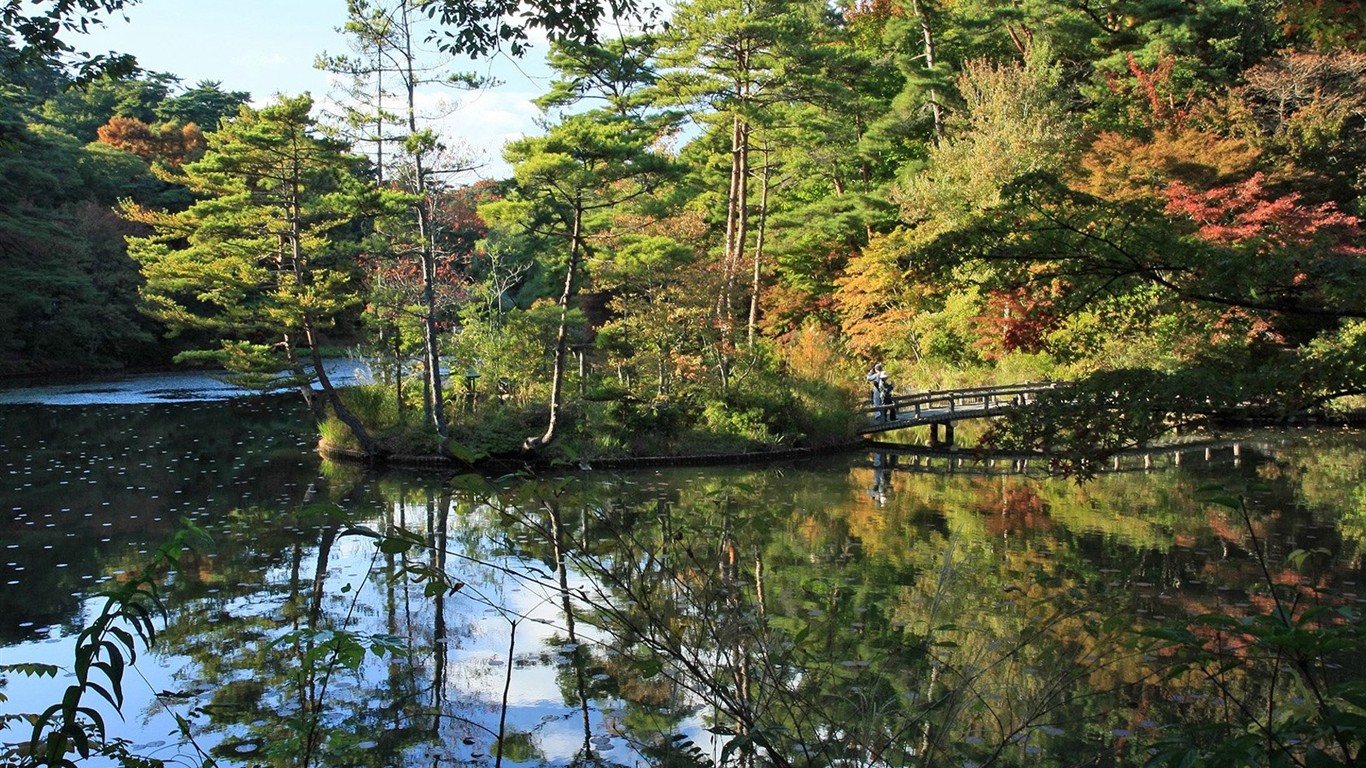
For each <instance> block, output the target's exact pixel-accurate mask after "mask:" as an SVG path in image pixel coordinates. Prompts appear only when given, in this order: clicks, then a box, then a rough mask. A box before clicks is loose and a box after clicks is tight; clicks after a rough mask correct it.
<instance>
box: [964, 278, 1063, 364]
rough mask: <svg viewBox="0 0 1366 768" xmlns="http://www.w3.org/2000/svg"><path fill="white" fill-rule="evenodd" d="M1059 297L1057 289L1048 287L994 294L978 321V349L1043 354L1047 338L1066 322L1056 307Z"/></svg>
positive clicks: (989, 298)
mask: <svg viewBox="0 0 1366 768" xmlns="http://www.w3.org/2000/svg"><path fill="white" fill-rule="evenodd" d="M1057 294H1058V291H1057V286H1048V287H1047V288H1046V289H1044V290H1043V291H1042V292H1040V291H1039V290H1038V289H1035V288H1012V289H1009V290H1003V291H994V292H992V293H991V295H990V296H988V298H987V306H986V310H987V311H986V312H984V313H983V314H981V315H979V316H977V317H976V318H975V323H976V325H977V328H978V330H979V340H978V341H977V346H978V347H979V348H981V349H983V350H984V352H986V353H990V352H991V351H993V350H996V351H999V352H1001V353H1005V352H1026V353H1030V352H1039V351H1041V350H1043V349H1044V347H1045V343H1046V341H1047V338H1048V334H1049V333H1051V332H1053V331H1054V330H1057V328H1058V327H1059V326H1060V325H1061V324H1062V321H1063V317H1062V315H1061V314H1059V313H1058V312H1057V311H1056V310H1055V306H1054V305H1055V302H1056V299H1057ZM987 356H988V357H993V355H991V354H987Z"/></svg>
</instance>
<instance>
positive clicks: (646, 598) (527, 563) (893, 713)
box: [168, 470, 1343, 768]
mask: <svg viewBox="0 0 1366 768" xmlns="http://www.w3.org/2000/svg"><path fill="white" fill-rule="evenodd" d="M867 471H868V470H853V471H852V472H850V473H849V474H848V475H847V476H840V475H835V474H831V473H812V474H811V475H810V476H806V475H804V474H803V473H801V472H792V471H788V472H782V473H780V472H776V471H750V472H736V473H717V474H716V475H714V476H712V477H711V478H710V479H702V480H698V479H694V480H691V481H689V482H687V483H677V484H675V483H672V482H668V481H662V480H661V481H654V482H653V484H652V483H651V482H650V481H647V482H645V483H644V484H642V485H635V483H636V482H638V480H637V479H617V480H612V481H606V482H602V481H600V480H598V479H589V478H579V479H576V480H570V481H557V482H550V481H527V482H522V483H519V484H516V485H514V486H513V487H511V489H510V490H506V491H503V492H501V493H497V494H495V493H493V492H492V491H491V490H490V489H488V488H486V487H485V488H479V489H468V488H466V485H467V484H465V483H463V482H461V483H431V482H427V481H425V480H421V479H417V478H408V477H405V476H402V475H386V476H382V477H381V479H379V480H378V481H375V480H373V479H371V478H365V477H362V476H357V477H356V478H352V481H353V482H352V483H351V484H348V482H347V479H346V478H342V477H335V478H332V480H333V482H332V485H333V486H336V487H347V488H349V490H348V491H347V493H346V494H345V498H343V494H342V493H341V492H339V491H338V492H334V495H335V496H336V498H337V501H338V502H339V503H341V504H344V505H345V506H346V507H347V508H349V509H353V510H362V509H372V510H378V512H375V513H372V514H371V515H368V516H367V515H360V514H359V513H356V514H353V515H350V516H347V517H343V518H338V517H336V516H335V513H333V512H332V511H331V510H334V509H335V507H336V505H335V504H331V503H328V504H319V505H318V506H316V507H305V508H302V509H300V510H299V511H297V512H295V513H294V514H293V515H292V516H291V517H290V518H289V519H287V520H282V519H280V518H279V516H278V514H277V513H275V512H273V511H271V512H269V513H267V512H265V511H262V513H261V514H259V515H252V514H250V513H249V512H243V513H240V514H239V517H238V523H239V525H240V526H241V530H242V531H243V532H244V533H247V532H249V534H250V539H251V540H250V545H249V546H248V545H247V544H246V543H237V542H236V540H234V539H232V538H231V537H228V538H226V539H225V540H224V541H225V546H227V547H228V548H229V549H232V548H237V549H239V550H240V551H236V552H229V553H223V554H220V556H219V557H218V558H216V559H215V560H214V562H213V563H212V564H211V565H210V566H209V567H205V568H202V569H200V570H199V571H198V573H199V578H200V579H202V580H204V581H205V584H204V585H203V588H201V589H199V590H198V591H197V592H196V593H195V594H196V595H197V597H196V599H195V600H194V601H192V602H191V603H189V604H187V605H185V606H182V607H181V608H180V609H178V612H177V615H176V616H175V620H174V621H173V623H172V628H171V630H170V631H169V632H168V638H169V637H171V636H172V635H177V636H176V637H175V639H174V640H172V641H170V643H169V645H170V646H171V647H177V648H182V647H183V648H186V649H188V650H187V652H188V653H190V654H191V655H192V657H193V658H194V660H195V667H196V669H195V670H194V674H195V675H196V676H198V677H200V678H201V680H202V686H203V690H204V691H206V693H203V694H200V696H199V698H198V699H196V700H197V701H200V702H201V703H202V702H203V701H204V699H205V698H209V697H210V696H211V701H209V703H208V705H207V706H204V707H202V709H201V710H200V714H198V715H197V717H196V718H195V723H196V727H199V728H204V729H207V730H209V731H213V732H216V733H218V734H221V735H222V737H223V746H222V747H221V748H220V750H219V752H220V753H221V754H223V755H225V757H227V758H232V757H233V756H234V755H237V754H245V755H246V756H247V757H248V758H251V759H254V757H259V756H261V755H263V754H265V753H266V752H268V753H269V755H270V756H272V757H275V756H281V759H282V762H290V761H289V760H284V759H283V756H293V757H294V758H295V760H294V761H295V762H297V756H298V755H299V754H307V753H309V752H310V750H311V751H312V752H313V753H314V754H316V755H318V756H319V757H320V759H322V760H323V761H324V762H328V761H331V762H336V761H340V760H347V761H351V762H355V763H365V764H368V763H370V762H375V763H376V764H378V763H379V762H380V761H386V760H392V761H396V762H413V761H424V760H429V759H433V758H435V757H441V759H461V760H466V761H469V762H472V763H486V764H496V763H498V762H499V761H502V760H515V761H518V762H525V761H541V760H550V759H552V758H549V757H548V756H547V755H546V753H545V752H543V751H542V746H543V742H542V738H543V737H545V736H548V731H547V730H543V726H542V725H534V724H533V725H530V726H528V724H527V723H526V722H525V720H522V721H518V722H514V721H513V720H511V719H507V720H505V719H504V718H505V717H506V716H507V715H508V714H509V712H510V711H511V710H512V709H514V707H509V704H508V691H509V690H510V687H511V689H512V690H515V683H516V680H515V679H514V675H516V674H517V673H518V671H519V670H522V669H528V668H533V667H536V666H540V665H553V666H554V668H555V669H556V670H557V678H556V679H557V681H558V684H559V687H560V691H559V695H560V697H561V699H562V700H563V702H564V704H565V706H566V707H567V708H568V709H570V710H572V712H573V715H572V720H574V721H576V722H577V725H576V726H574V727H573V728H571V729H570V730H575V729H576V730H577V731H578V736H577V737H574V738H577V739H578V741H579V746H578V748H577V750H576V751H575V753H574V755H572V756H561V757H556V758H553V759H554V760H556V761H559V762H570V763H574V764H589V763H592V764H602V763H605V762H607V759H608V758H607V752H608V751H609V748H610V747H611V746H613V745H614V744H615V745H620V744H621V743H628V744H629V745H630V746H631V748H632V750H633V752H634V755H633V756H632V757H631V758H629V760H628V762H629V761H634V760H636V759H639V760H643V761H645V762H648V763H651V764H679V765H699V764H711V763H712V762H715V761H717V760H721V761H722V762H728V763H736V762H738V763H744V764H747V765H765V764H767V765H772V766H775V767H776V768H786V767H787V766H794V767H795V766H802V767H803V768H805V767H806V766H826V765H833V764H847V761H854V762H859V763H876V764H879V765H889V766H913V765H940V764H960V763H963V762H964V761H975V762H978V763H988V762H989V763H992V764H998V765H1071V764H1075V763H1076V762H1077V761H1079V760H1081V759H1082V758H1083V757H1086V758H1088V759H1094V760H1096V761H1098V762H1100V764H1113V765H1121V764H1128V763H1130V762H1141V761H1142V757H1143V755H1142V750H1141V747H1142V745H1143V744H1145V743H1147V741H1148V740H1149V739H1150V737H1151V735H1152V734H1154V733H1156V730H1157V728H1158V727H1159V726H1170V725H1173V724H1175V723H1180V722H1185V721H1186V720H1188V719H1195V718H1217V717H1220V716H1221V714H1220V712H1219V711H1217V707H1215V705H1214V704H1213V703H1211V702H1210V701H1209V699H1210V697H1209V696H1208V695H1206V694H1202V693H1200V691H1199V690H1198V686H1197V684H1196V682H1195V681H1194V679H1193V678H1192V679H1191V680H1186V679H1180V680H1175V681H1165V680H1162V679H1160V678H1159V677H1157V676H1156V675H1157V673H1158V672H1159V671H1160V668H1159V667H1158V666H1157V665H1155V663H1154V659H1152V658H1147V657H1145V656H1144V655H1143V654H1142V653H1140V652H1139V651H1137V650H1134V649H1133V648H1132V647H1131V646H1130V645H1126V644H1125V643H1123V642H1120V641H1121V640H1122V639H1123V638H1125V637H1131V636H1132V633H1133V632H1134V631H1136V630H1142V629H1146V628H1150V627H1153V626H1162V625H1164V624H1165V623H1169V622H1171V621H1172V620H1174V619H1175V618H1176V617H1179V616H1181V615H1182V613H1183V612H1185V611H1191V612H1195V613H1200V612H1210V611H1216V610H1221V609H1222V608H1223V607H1226V606H1230V605H1235V604H1241V605H1242V606H1243V610H1245V611H1246V612H1248V613H1251V612H1254V611H1255V608H1256V605H1255V601H1253V600H1250V599H1248V598H1246V597H1242V596H1243V595H1246V594H1247V593H1248V591H1249V587H1250V585H1252V584H1254V583H1255V582H1256V581H1257V574H1256V572H1255V568H1253V567H1252V566H1251V564H1250V561H1248V560H1247V559H1246V558H1245V557H1244V554H1245V544H1246V542H1245V541H1243V542H1242V543H1241V544H1240V542H1238V541H1231V540H1230V537H1234V536H1236V534H1235V532H1234V530H1233V529H1231V528H1230V529H1229V530H1227V531H1226V530H1223V529H1222V528H1220V527H1219V526H1211V525H1210V524H1209V520H1210V517H1209V515H1210V514H1213V513H1211V512H1209V510H1207V509H1206V508H1205V507H1204V506H1203V505H1201V504H1199V503H1197V502H1194V501H1190V500H1188V499H1187V498H1185V496H1184V494H1187V493H1191V492H1193V491H1194V488H1193V487H1192V486H1193V485H1194V484H1195V483H1196V482H1197V481H1196V480H1190V479H1186V478H1185V477H1183V476H1180V475H1178V476H1175V477H1173V478H1172V479H1171V481H1170V482H1167V483H1165V487H1166V490H1165V491H1161V492H1156V491H1153V490H1152V484H1151V483H1149V484H1148V485H1143V484H1141V483H1140V479H1141V478H1126V479H1122V480H1120V481H1119V482H1114V481H1113V480H1112V479H1107V480H1103V481H1098V482H1097V483H1093V484H1087V485H1076V484H1074V483H1069V482H1067V481H1057V482H1056V483H1055V482H1054V481H1044V482H1040V481H1037V480H1030V479H1024V478H981V477H976V478H971V477H959V478H942V477H933V476H923V475H909V474H897V475H895V476H894V477H893V478H892V484H893V487H892V492H891V493H889V494H888V496H887V500H886V503H885V504H881V505H878V504H876V503H874V502H873V500H871V499H869V498H868V497H867V495H866V489H867V488H868V487H869V483H870V481H873V480H875V478H874V477H872V476H870V475H867V474H863V473H865V472H867ZM1283 474H1286V473H1283ZM1106 483H1109V485H1106ZM457 488H459V489H460V490H456V489H457ZM1320 495H1321V496H1322V495H1324V494H1322V493H1320ZM1262 497H1263V498H1264V499H1265V501H1266V506H1265V508H1264V510H1263V511H1262V512H1259V513H1258V514H1257V516H1256V525H1257V528H1256V530H1257V532H1258V535H1271V536H1273V537H1275V536H1282V537H1284V538H1286V539H1287V544H1286V546H1289V545H1290V544H1291V543H1293V539H1294V538H1295V536H1296V535H1297V533H1296V531H1298V530H1299V529H1298V528H1297V527H1296V526H1297V525H1298V523H1296V522H1295V521H1296V520H1302V519H1303V518H1304V516H1305V514H1304V511H1303V510H1302V509H1300V508H1299V507H1296V506H1294V505H1293V504H1290V505H1289V506H1285V507H1283V506H1281V505H1282V504H1285V503H1287V502H1293V501H1294V500H1295V499H1296V498H1298V496H1297V492H1296V491H1294V489H1279V490H1275V491H1272V492H1266V491H1264V492H1262ZM323 511H327V512H328V514H322V512H323ZM1315 514H1316V515H1320V516H1321V514H1322V513H1321V511H1320V512H1315ZM314 515H316V516H314ZM362 518H364V519H365V520H366V522H367V524H368V525H370V526H372V527H374V528H375V529H376V530H380V529H384V528H386V527H390V526H392V527H393V529H395V530H398V529H405V530H408V531H412V532H414V533H415V534H416V535H417V537H418V538H419V539H420V541H421V544H422V546H421V547H414V548H413V549H411V550H408V551H400V550H398V549H385V548H383V547H381V548H380V549H379V550H377V551H375V552H373V553H370V552H369V549H368V548H369V546H370V542H369V540H368V539H367V540H358V539H356V538H355V537H348V536H345V535H343V534H344V533H346V532H347V530H348V526H349V525H350V524H351V520H353V519H362ZM362 545H363V546H362ZM358 546H360V549H362V550H364V553H362V554H357V547H358ZM362 561H364V562H366V563H368V564H367V565H366V566H365V567H364V568H363V569H360V570H356V567H357V566H356V564H357V563H359V562H362ZM417 561H420V562H421V564H423V565H425V566H426V567H428V568H430V569H431V570H433V571H445V572H450V573H452V574H457V575H458V578H460V579H462V580H464V581H465V582H466V586H465V587H464V588H462V589H461V591H460V592H458V593H456V594H455V595H454V596H451V595H449V594H448V593H445V592H442V593H441V594H440V595H439V596H435V597H434V596H431V595H424V594H423V592H424V590H423V587H424V585H423V584H415V583H414V582H413V581H412V579H411V578H410V577H411V575H412V574H413V573H414V571H413V569H412V566H413V564H414V563H415V562H417ZM1316 567H1318V568H1320V569H1321V570H1320V572H1319V573H1318V574H1317V575H1316V576H1315V581H1314V582H1313V585H1312V586H1315V587H1317V586H1323V587H1333V586H1335V585H1336V583H1337V582H1338V581H1339V580H1340V579H1341V578H1343V574H1342V573H1341V572H1339V571H1337V570H1334V569H1332V568H1328V567H1326V566H1316ZM339 570H341V572H340V573H339V572H338V571H339ZM266 571H269V572H270V573H271V574H272V575H273V577H278V578H271V579H268V580H267V583H269V584H273V585H274V586H271V587H268V588H267V590H268V591H266V592H263V593H258V594H257V595H256V596H253V597H248V595H249V585H251V584H253V583H254V582H259V581H261V579H262V574H263V572H266ZM1287 578H1288V576H1287ZM210 581H212V582H213V587H212V589H210V588H208V583H209V582H210ZM238 584H242V585H247V586H242V587H240V588H239V587H237V586H234V585H238ZM344 584H351V585H352V587H351V589H349V590H347V589H345V588H344V587H343V585H344ZM367 585H368V586H367ZM514 587H515V588H517V589H520V590H522V591H523V592H525V593H528V594H531V595H532V597H525V596H523V597H522V598H516V597H515V595H514V594H513V592H514V591H516V590H515V589H514ZM212 590H218V591H217V592H213V591H212ZM361 591H364V592H365V597H364V599H363V600H362V601H361V602H359V603H356V602H354V601H355V599H356V598H357V596H358V595H359V594H360V592H361ZM1311 591H1312V589H1311V590H1308V591H1306V595H1308V593H1309V592H1311ZM519 600H520V602H519ZM528 600H530V601H531V602H527V601H528ZM245 604H249V605H250V610H245V609H244V605H245ZM485 607H493V608H496V609H497V611H498V612H497V613H495V614H494V616H495V618H494V620H493V621H489V620H488V619H486V618H484V619H481V618H480V615H481V610H482V609H483V608H485ZM499 617H501V618H499ZM480 621H482V622H484V625H483V626H482V627H481V628H477V627H476V622H480ZM499 622H501V628H499V627H495V626H492V625H498V624H499ZM547 625H549V627H550V628H551V629H550V631H551V632H552V633H553V634H552V636H551V637H549V638H545V637H536V636H534V635H533V633H530V632H528V631H527V629H528V628H531V627H541V628H544V627H546V626H547ZM339 629H340V630H349V631H351V632H353V633H354V634H356V636H357V637H360V638H362V639H365V638H368V637H370V636H371V635H373V634H380V635H386V636H393V637H396V638H398V639H396V640H393V641H392V642H393V643H395V644H396V645H401V646H402V648H403V649H406V650H407V652H408V655H407V656H406V657H398V656H394V655H388V656H385V657H383V658H378V657H374V656H366V657H365V662H364V663H363V664H362V665H361V666H360V668H359V669H360V672H361V674H360V675H352V674H351V673H349V672H344V671H341V670H334V671H332V672H331V673H330V676H329V674H328V673H327V666H326V663H325V662H326V661H327V658H328V657H326V656H321V657H320V656H319V651H320V649H321V648H323V646H324V641H325V640H326V639H327V638H328V636H327V635H324V634H320V633H323V632H328V631H336V630H339ZM538 631H543V630H538ZM291 632H293V633H294V634H288V633H291ZM503 633H505V634H503ZM281 637H288V641H287V642H280V638H281ZM481 637H482V638H485V640H486V642H492V643H496V642H501V641H500V640H498V638H504V639H505V640H506V642H505V643H504V645H503V646H502V647H500V648H495V650H494V651H493V652H494V653H495V654H496V655H498V656H499V657H501V659H502V661H503V662H504V663H503V665H501V666H488V665H484V664H482V663H480V662H477V661H472V659H473V658H474V657H473V655H472V654H471V653H469V652H468V651H469V650H470V649H469V648H467V647H466V646H469V645H472V644H474V643H476V642H478V641H479V640H480V638H481ZM320 661H321V662H324V663H321V664H320ZM1158 661H1161V660H1160V659H1159V660H1158ZM1257 669H1259V668H1256V667H1248V668H1246V669H1237V670H1230V671H1229V673H1228V674H1229V684H1230V685H1231V686H1239V687H1238V688H1237V690H1244V691H1248V694H1247V695H1248V696H1249V699H1250V700H1256V701H1261V699H1257V698H1256V697H1257V696H1263V695H1264V696H1267V697H1269V696H1272V695H1282V694H1284V689H1278V690H1271V689H1270V688H1267V689H1266V690H1260V689H1258V688H1257V675H1258V672H1257ZM208 691H212V692H213V693H212V694H209V693H207V692H208ZM499 691H501V692H502V700H501V701H500V700H499ZM1267 700H1268V701H1269V699H1267ZM1224 714H1225V715H1226V714H1227V713H1226V712H1225V713H1224ZM557 723H558V724H557ZM561 726H563V728H562V727H561ZM569 726H570V723H569V722H568V721H564V720H557V721H556V723H551V724H548V725H545V726H544V728H545V729H549V728H552V727H553V728H556V729H557V735H558V736H560V737H563V736H564V735H565V734H564V728H568V727H569ZM708 732H710V733H708ZM310 734H311V735H310ZM500 734H501V739H499V738H496V737H497V736H498V735H500ZM239 749H240V750H246V751H245V752H238V751H237V750H239ZM253 750H260V752H256V751H253Z"/></svg>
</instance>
